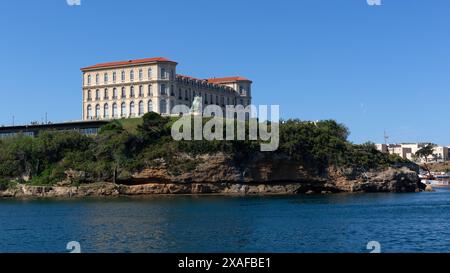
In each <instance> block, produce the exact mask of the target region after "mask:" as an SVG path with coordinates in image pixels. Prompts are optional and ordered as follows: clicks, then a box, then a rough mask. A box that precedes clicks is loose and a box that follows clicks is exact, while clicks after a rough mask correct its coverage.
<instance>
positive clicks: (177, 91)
mask: <svg viewBox="0 0 450 273" xmlns="http://www.w3.org/2000/svg"><path fill="white" fill-rule="evenodd" d="M176 69H177V63H176V62H174V61H171V60H169V59H166V58H162V57H159V58H149V59H140V60H130V61H122V62H110V63H101V64H96V65H93V66H89V67H85V68H82V69H81V71H82V72H83V88H82V89H83V120H102V119H103V120H107V119H116V118H128V117H139V116H142V115H144V114H145V113H147V112H156V113H159V114H161V115H169V114H170V113H171V109H172V108H173V106H175V105H186V106H187V107H191V106H192V102H193V101H194V98H195V97H200V98H201V101H202V104H203V106H207V105H211V104H215V105H219V106H221V107H225V106H226V105H243V106H247V105H250V104H251V99H252V97H251V85H252V81H250V80H248V79H246V78H244V77H240V76H237V77H226V78H211V79H196V78H193V77H189V76H183V75H178V74H176Z"/></svg>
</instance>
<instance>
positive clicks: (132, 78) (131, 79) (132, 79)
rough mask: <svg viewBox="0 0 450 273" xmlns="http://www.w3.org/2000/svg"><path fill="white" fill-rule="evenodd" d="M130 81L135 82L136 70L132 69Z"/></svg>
mask: <svg viewBox="0 0 450 273" xmlns="http://www.w3.org/2000/svg"><path fill="white" fill-rule="evenodd" d="M130 81H134V70H133V69H131V71H130Z"/></svg>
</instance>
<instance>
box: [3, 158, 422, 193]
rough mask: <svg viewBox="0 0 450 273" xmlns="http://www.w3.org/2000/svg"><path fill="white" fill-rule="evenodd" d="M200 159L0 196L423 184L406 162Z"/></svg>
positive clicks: (411, 187) (403, 188)
mask: <svg viewBox="0 0 450 273" xmlns="http://www.w3.org/2000/svg"><path fill="white" fill-rule="evenodd" d="M186 160H195V161H196V162H201V163H199V164H198V166H196V168H195V170H191V171H183V172H180V173H179V174H177V175H174V174H173V173H171V172H170V171H169V167H168V164H166V163H165V162H164V161H161V162H159V164H158V165H155V166H154V167H152V168H147V169H145V170H142V171H140V172H138V173H135V174H132V175H131V177H130V178H129V179H127V180H126V181H125V180H124V181H122V182H118V183H111V182H96V181H90V182H88V183H82V184H80V186H72V185H73V184H74V183H73V181H76V180H80V179H86V177H84V176H85V174H83V173H80V172H73V171H68V172H67V178H66V180H65V181H62V182H61V183H58V185H57V186H31V185H28V184H16V185H15V186H14V187H11V188H9V189H6V190H4V191H0V198H1V197H3V198H27V197H49V198H52V197H63V198H75V197H88V196H97V197H103V196H139V195H162V194H173V195H175V194H221V195H295V194H329V193H366V192H397V193H402V192H418V191H421V190H424V185H422V183H420V179H419V177H418V175H417V172H416V171H415V170H412V169H411V168H409V167H406V166H403V167H401V166H397V167H389V168H385V169H381V170H380V169H378V170H371V171H365V172H362V171H357V170H354V169H342V168H328V169H327V171H326V172H325V173H322V174H314V173H310V172H308V171H307V170H305V169H304V167H303V166H302V165H301V164H299V163H298V162H293V161H289V160H287V159H286V158H283V157H280V158H274V157H271V158H264V157H259V158H254V159H253V160H251V161H249V162H248V163H246V164H245V165H237V164H235V163H232V161H231V160H230V158H229V157H228V156H227V155H224V154H215V155H204V156H202V157H199V158H186Z"/></svg>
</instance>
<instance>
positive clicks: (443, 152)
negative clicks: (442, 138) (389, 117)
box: [375, 143, 449, 162]
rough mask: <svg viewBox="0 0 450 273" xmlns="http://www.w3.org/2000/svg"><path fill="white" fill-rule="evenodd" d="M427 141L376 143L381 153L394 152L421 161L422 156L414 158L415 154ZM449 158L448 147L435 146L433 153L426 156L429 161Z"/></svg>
mask: <svg viewBox="0 0 450 273" xmlns="http://www.w3.org/2000/svg"><path fill="white" fill-rule="evenodd" d="M428 144H429V143H401V144H388V145H386V144H376V145H375V146H376V148H377V150H379V151H381V152H383V153H389V154H396V155H398V156H400V157H402V158H404V159H408V160H411V161H417V162H423V161H425V160H424V159H423V158H416V156H415V154H416V152H417V151H418V150H420V149H422V148H423V147H425V146H426V145H428ZM448 159H449V147H447V146H435V147H434V148H433V154H432V155H430V156H429V157H428V158H427V161H429V162H433V161H435V162H442V161H447V160H448Z"/></svg>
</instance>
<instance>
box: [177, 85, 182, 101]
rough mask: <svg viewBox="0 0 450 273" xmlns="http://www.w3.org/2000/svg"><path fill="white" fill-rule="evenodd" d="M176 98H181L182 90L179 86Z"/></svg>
mask: <svg viewBox="0 0 450 273" xmlns="http://www.w3.org/2000/svg"><path fill="white" fill-rule="evenodd" d="M178 99H179V100H182V99H183V91H181V88H179V89H178Z"/></svg>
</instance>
